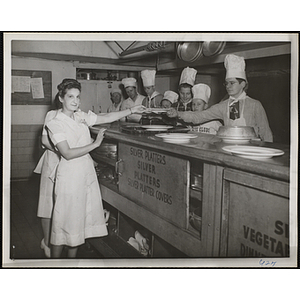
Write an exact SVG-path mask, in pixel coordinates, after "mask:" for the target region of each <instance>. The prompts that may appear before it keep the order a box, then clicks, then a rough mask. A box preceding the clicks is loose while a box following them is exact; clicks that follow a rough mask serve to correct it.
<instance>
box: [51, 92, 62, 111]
mask: <svg viewBox="0 0 300 300" xmlns="http://www.w3.org/2000/svg"><path fill="white" fill-rule="evenodd" d="M53 107H54V109H60V108H62V103H61V102H60V101H59V95H58V93H57V94H56V95H55V98H54V100H53Z"/></svg>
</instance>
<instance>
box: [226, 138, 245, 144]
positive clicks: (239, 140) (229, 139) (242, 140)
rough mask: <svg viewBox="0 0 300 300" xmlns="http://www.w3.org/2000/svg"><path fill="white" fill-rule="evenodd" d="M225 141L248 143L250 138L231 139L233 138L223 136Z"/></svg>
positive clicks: (229, 142)
mask: <svg viewBox="0 0 300 300" xmlns="http://www.w3.org/2000/svg"><path fill="white" fill-rule="evenodd" d="M222 141H223V142H224V143H228V144H248V143H249V141H250V139H248V138H247V139H231V138H222Z"/></svg>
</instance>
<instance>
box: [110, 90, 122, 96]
mask: <svg viewBox="0 0 300 300" xmlns="http://www.w3.org/2000/svg"><path fill="white" fill-rule="evenodd" d="M114 93H119V94H120V95H122V91H121V90H120V89H113V90H112V91H111V94H114Z"/></svg>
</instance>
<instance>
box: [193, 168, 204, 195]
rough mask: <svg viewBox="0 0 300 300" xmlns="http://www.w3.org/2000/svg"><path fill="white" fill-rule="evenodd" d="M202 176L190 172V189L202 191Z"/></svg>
mask: <svg viewBox="0 0 300 300" xmlns="http://www.w3.org/2000/svg"><path fill="white" fill-rule="evenodd" d="M202 186H203V176H202V174H198V173H195V172H191V189H193V190H198V191H202Z"/></svg>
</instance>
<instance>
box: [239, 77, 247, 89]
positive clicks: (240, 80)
mask: <svg viewBox="0 0 300 300" xmlns="http://www.w3.org/2000/svg"><path fill="white" fill-rule="evenodd" d="M236 80H237V81H238V82H239V84H241V83H242V82H243V81H244V82H245V87H244V91H247V89H248V82H247V81H246V80H245V79H242V78H236Z"/></svg>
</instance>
